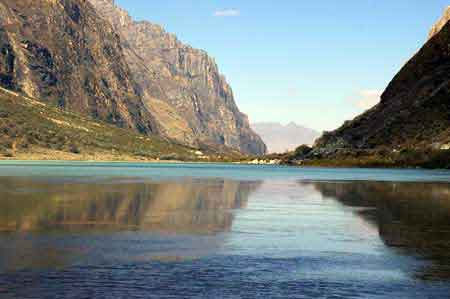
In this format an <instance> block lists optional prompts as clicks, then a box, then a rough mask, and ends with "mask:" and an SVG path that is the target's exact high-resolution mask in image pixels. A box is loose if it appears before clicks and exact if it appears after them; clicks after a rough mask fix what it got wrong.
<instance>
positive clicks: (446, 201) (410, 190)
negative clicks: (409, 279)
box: [301, 182, 450, 280]
mask: <svg viewBox="0 0 450 299" xmlns="http://www.w3.org/2000/svg"><path fill="white" fill-rule="evenodd" d="M301 184H302V185H304V184H308V185H309V183H301ZM312 184H313V185H314V186H315V188H316V190H318V191H319V192H321V193H322V195H323V196H325V197H329V198H333V199H336V200H338V201H339V202H341V203H342V204H344V205H345V206H347V207H353V208H356V209H355V213H356V214H357V215H359V216H360V217H362V218H363V219H364V220H365V221H367V222H368V223H370V224H372V225H374V226H376V227H377V228H378V231H379V235H380V238H381V239H382V240H383V242H384V243H385V244H386V245H387V246H389V247H391V248H398V249H399V250H400V251H402V252H404V253H406V254H408V255H415V256H418V257H419V258H424V259H425V260H427V261H429V262H430V263H429V264H428V265H427V266H425V267H424V268H423V269H420V270H419V271H418V273H417V276H418V277H419V278H422V279H432V280H441V279H445V280H450V185H449V184H445V183H387V182H314V183H312Z"/></svg>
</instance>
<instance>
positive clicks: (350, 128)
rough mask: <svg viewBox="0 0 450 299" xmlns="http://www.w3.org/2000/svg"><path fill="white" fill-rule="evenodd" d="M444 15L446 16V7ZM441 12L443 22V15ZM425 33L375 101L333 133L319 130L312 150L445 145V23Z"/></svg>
mask: <svg viewBox="0 0 450 299" xmlns="http://www.w3.org/2000/svg"><path fill="white" fill-rule="evenodd" d="M445 15H446V16H448V15H449V13H448V11H446V13H445ZM446 16H444V18H443V20H447V19H448V17H446ZM439 28H440V30H439V31H437V30H438V29H439ZM430 36H431V37H430V39H429V40H428V41H427V42H426V44H425V45H424V46H423V47H422V49H420V51H419V52H418V53H417V54H416V55H415V56H414V57H413V58H412V59H411V60H410V61H409V62H408V63H407V64H406V65H405V66H404V67H403V68H402V69H401V70H400V72H399V73H398V74H397V75H396V76H395V78H394V79H393V80H392V82H391V83H390V84H389V86H388V87H387V89H386V90H385V92H384V93H383V95H382V96H381V102H380V103H379V104H378V105H376V106H375V107H373V108H372V109H370V110H368V111H367V112H365V113H364V114H362V115H360V116H359V117H357V118H355V119H354V120H352V121H349V122H346V123H345V124H344V125H343V126H342V127H341V128H339V129H337V130H336V131H334V132H330V133H326V134H324V135H323V136H322V137H321V138H320V139H319V140H318V141H317V143H316V146H315V151H316V152H322V153H333V152H335V151H338V150H340V149H374V148H378V147H390V148H405V147H408V148H418V149H424V148H435V149H436V148H441V149H446V148H448V147H449V145H450V51H449V45H450V23H448V21H447V22H446V23H445V24H444V25H443V21H440V22H439V23H438V24H437V25H436V26H434V27H433V30H432V32H431V34H430Z"/></svg>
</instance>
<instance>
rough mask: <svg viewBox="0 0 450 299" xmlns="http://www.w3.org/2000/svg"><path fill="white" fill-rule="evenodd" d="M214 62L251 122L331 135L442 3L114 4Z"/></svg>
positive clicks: (133, 0)
mask: <svg viewBox="0 0 450 299" xmlns="http://www.w3.org/2000/svg"><path fill="white" fill-rule="evenodd" d="M116 2H117V3H118V4H119V5H120V6H121V7H123V8H125V9H127V10H128V11H129V12H130V14H131V15H132V16H133V17H134V18H135V19H137V20H144V19H145V20H149V21H152V22H154V23H158V24H160V25H162V26H163V27H164V28H165V29H166V30H167V31H169V32H171V33H175V34H176V35H177V36H178V37H179V39H180V40H181V41H183V42H185V43H188V44H190V45H192V46H193V47H196V48H201V49H204V50H206V51H208V53H209V54H210V55H211V56H213V57H214V58H215V60H216V62H217V64H218V65H219V68H220V71H221V73H223V74H224V75H225V76H226V78H227V80H228V82H229V83H230V84H231V86H232V88H233V91H234V94H235V98H236V102H237V104H238V106H239V108H240V109H241V110H242V111H243V112H244V113H246V114H248V115H249V118H250V120H251V121H252V122H260V121H277V122H282V123H287V122H290V121H294V122H296V123H298V124H302V125H306V126H309V127H311V128H314V129H317V130H331V129H333V128H336V127H338V126H339V125H341V124H342V123H343V122H344V121H345V120H347V119H351V118H353V117H354V116H356V115H357V114H360V113H361V112H363V111H364V109H366V108H367V107H369V106H370V105H371V104H373V103H375V102H376V101H377V98H378V95H379V94H380V93H381V92H382V91H383V90H384V88H385V87H386V86H387V84H388V83H389V81H390V80H391V79H392V78H393V76H394V75H395V74H396V72H397V71H398V70H399V69H400V67H401V66H402V65H403V64H404V63H405V62H406V61H407V60H408V59H409V58H410V57H411V56H412V55H413V54H414V53H415V52H416V51H417V50H418V49H419V47H420V46H421V45H422V44H423V43H424V41H425V40H426V37H427V34H428V31H429V29H430V28H431V26H432V24H434V22H435V21H437V19H438V18H439V17H440V16H441V14H442V12H443V10H444V8H445V7H446V6H448V5H450V2H448V1H441V0H426V1H425V0H341V1H337V0H335V1H332V0H321V1H318V0H316V1H302V0H285V1H275V0H272V1H269V0H267V1H265V0H260V1H254V0H247V1H243V0H240V1H234V0H231V1H225V0H165V1H153V0H152V1H150V0H149V1H142V0H116Z"/></svg>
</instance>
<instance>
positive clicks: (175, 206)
mask: <svg viewBox="0 0 450 299" xmlns="http://www.w3.org/2000/svg"><path fill="white" fill-rule="evenodd" d="M256 187H257V184H256V183H245V182H236V181H224V180H210V181H206V182H205V181H193V180H183V181H170V182H145V183H141V182H131V183H130V182H124V181H108V182H99V183H94V184H91V183H88V184H86V183H80V182H79V183H76V182H72V183H61V182H58V183H49V182H43V181H36V180H26V179H17V178H14V179H1V180H0V231H1V230H5V231H27V230H44V229H58V228H65V229H83V228H88V227H90V228H95V229H108V228H109V229H111V228H122V229H136V230H154V231H166V232H189V233H210V232H217V231H226V230H228V229H229V228H230V227H231V224H232V220H233V216H232V212H231V211H230V210H231V209H238V208H242V207H244V206H245V205H246V202H247V198H248V196H249V194H250V192H252V190H254V189H255V188H256Z"/></svg>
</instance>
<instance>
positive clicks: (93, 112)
mask: <svg viewBox="0 0 450 299" xmlns="http://www.w3.org/2000/svg"><path fill="white" fill-rule="evenodd" d="M0 85H1V86H2V87H5V88H8V89H12V90H16V91H20V92H22V93H24V94H26V95H28V96H31V97H35V98H38V99H41V100H43V101H46V102H50V103H53V104H56V105H58V106H60V107H62V108H65V109H69V110H72V111H76V112H80V113H83V114H88V115H90V116H92V117H94V118H96V119H100V120H103V121H107V122H109V123H112V124H115V125H117V126H119V127H124V128H131V129H134V130H136V131H139V132H142V133H147V134H150V133H154V132H156V131H157V126H156V124H155V122H154V119H153V117H152V116H151V114H150V112H149V111H148V110H147V109H146V108H145V104H144V102H143V100H142V97H141V95H140V93H139V90H138V86H137V84H136V83H135V81H134V79H133V78H132V76H131V72H130V69H129V67H128V65H127V63H126V60H125V57H124V54H123V51H122V46H121V43H120V39H119V37H118V36H117V34H116V33H115V32H114V29H113V27H112V26H111V25H110V24H109V23H108V22H106V21H104V20H103V19H102V18H101V17H99V16H98V15H97V13H96V11H95V9H94V8H93V7H92V5H90V4H89V3H88V2H86V1H83V0H58V1H56V0H52V1H50V0H21V1H17V0H0Z"/></svg>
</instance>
